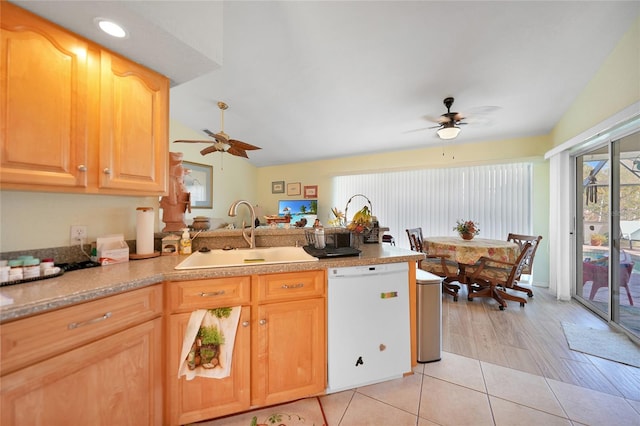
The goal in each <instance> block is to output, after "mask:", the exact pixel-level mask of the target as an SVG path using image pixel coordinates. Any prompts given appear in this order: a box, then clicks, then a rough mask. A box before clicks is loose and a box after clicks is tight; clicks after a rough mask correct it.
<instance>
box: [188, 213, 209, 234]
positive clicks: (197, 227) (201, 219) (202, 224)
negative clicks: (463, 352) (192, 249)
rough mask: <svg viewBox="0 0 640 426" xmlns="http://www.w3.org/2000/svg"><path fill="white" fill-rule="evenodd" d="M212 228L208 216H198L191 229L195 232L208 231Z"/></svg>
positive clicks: (194, 219)
mask: <svg viewBox="0 0 640 426" xmlns="http://www.w3.org/2000/svg"><path fill="white" fill-rule="evenodd" d="M209 228H211V221H210V219H209V218H208V217H206V216H196V217H194V218H193V224H192V225H191V229H193V230H194V231H207V230H208V229H209Z"/></svg>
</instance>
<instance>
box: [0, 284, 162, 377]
mask: <svg viewBox="0 0 640 426" xmlns="http://www.w3.org/2000/svg"><path fill="white" fill-rule="evenodd" d="M160 315H162V289H161V286H159V285H156V286H152V287H145V288H141V289H138V290H134V291H130V292H126V293H121V294H117V295H115V296H110V297H107V298H104V299H99V300H94V301H91V302H87V303H82V304H80V305H74V306H70V307H68V308H64V309H60V310H57V311H53V312H47V313H43V314H40V315H35V316H32V317H28V318H24V319H20V320H17V321H14V322H10V323H7V324H3V325H2V327H1V328H0V337H1V339H2V346H1V348H0V353H1V354H2V364H0V374H2V375H4V374H7V373H10V372H12V371H15V370H17V369H19V368H22V367H25V366H27V365H29V364H32V363H34V362H39V361H42V360H43V359H47V358H49V357H51V356H54V355H58V354H61V353H63V352H66V351H68V350H70V349H72V348H75V347H78V346H80V345H83V344H85V343H88V342H92V341H95V340H98V339H100V338H102V337H105V336H107V335H111V334H113V333H116V332H118V331H120V330H123V329H126V328H130V327H132V326H134V325H136V324H140V323H142V322H145V321H148V320H150V319H152V318H155V317H159V316H160Z"/></svg>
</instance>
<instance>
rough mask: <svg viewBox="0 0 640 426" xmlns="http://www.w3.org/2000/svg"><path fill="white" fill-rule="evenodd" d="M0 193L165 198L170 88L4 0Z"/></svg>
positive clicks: (139, 68)
mask: <svg viewBox="0 0 640 426" xmlns="http://www.w3.org/2000/svg"><path fill="white" fill-rule="evenodd" d="M0 9H1V10H0V12H1V13H0V21H1V27H2V32H1V37H2V44H1V46H2V49H0V51H1V52H2V53H0V57H1V61H2V62H1V66H0V84H1V85H2V90H0V116H1V117H2V118H3V121H2V127H1V128H0V150H1V155H0V159H1V160H0V183H1V184H2V187H3V188H4V189H17V190H34V191H51V192H72V193H91V194H118V195H162V194H164V193H165V191H166V173H167V172H166V170H167V167H168V161H167V155H168V125H169V124H168V116H169V103H168V102H169V101H168V98H169V81H168V79H167V78H166V77H164V76H162V75H160V74H157V73H155V72H153V71H150V70H148V69H146V68H144V67H142V66H141V65H138V64H136V63H134V62H132V61H129V60H126V59H123V58H121V57H119V56H118V55H116V54H114V53H111V52H109V51H107V50H106V49H104V48H102V47H100V46H98V45H96V44H94V43H92V42H90V41H87V40H85V39H83V38H82V37H80V36H76V35H74V34H72V33H69V32H68V31H66V30H65V29H63V28H61V27H58V26H57V25H55V24H53V23H51V22H48V21H46V20H44V19H41V18H39V17H38V16H36V15H34V14H32V13H30V12H28V11H25V10H24V9H21V8H19V7H17V6H15V5H13V4H11V3H8V2H4V1H3V2H0Z"/></svg>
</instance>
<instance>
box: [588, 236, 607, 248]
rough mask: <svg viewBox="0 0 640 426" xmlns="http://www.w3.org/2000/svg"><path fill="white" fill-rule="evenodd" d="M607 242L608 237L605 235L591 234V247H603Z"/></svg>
mask: <svg viewBox="0 0 640 426" xmlns="http://www.w3.org/2000/svg"><path fill="white" fill-rule="evenodd" d="M606 242H607V236H606V235H604V234H591V245H592V246H601V245H603V244H605V243H606Z"/></svg>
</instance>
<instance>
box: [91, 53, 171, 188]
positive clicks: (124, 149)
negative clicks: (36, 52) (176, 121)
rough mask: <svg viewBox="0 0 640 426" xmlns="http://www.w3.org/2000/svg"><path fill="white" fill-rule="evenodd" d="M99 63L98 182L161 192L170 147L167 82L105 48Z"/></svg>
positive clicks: (158, 75) (164, 78)
mask: <svg viewBox="0 0 640 426" xmlns="http://www.w3.org/2000/svg"><path fill="white" fill-rule="evenodd" d="M101 66H102V76H101V91H100V92H101V93H100V97H101V102H100V105H101V108H100V111H101V112H100V114H101V120H100V121H101V130H100V160H99V161H100V172H101V177H100V179H99V186H100V188H101V189H103V188H109V189H118V190H128V191H141V192H144V193H157V194H159V195H160V194H162V193H164V191H165V188H166V185H165V179H166V168H167V152H168V150H169V135H168V133H169V132H168V126H169V124H168V123H169V117H168V112H169V104H168V102H169V95H168V93H169V80H168V79H167V78H166V77H164V76H162V75H160V74H157V73H154V72H152V71H150V70H148V69H147V68H144V67H142V66H140V65H138V64H135V63H133V62H131V61H128V60H125V59H123V58H121V57H119V56H117V55H115V54H111V53H108V52H105V51H103V52H102V57H101ZM119 192H121V191H119Z"/></svg>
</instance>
